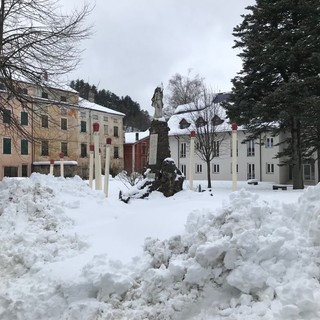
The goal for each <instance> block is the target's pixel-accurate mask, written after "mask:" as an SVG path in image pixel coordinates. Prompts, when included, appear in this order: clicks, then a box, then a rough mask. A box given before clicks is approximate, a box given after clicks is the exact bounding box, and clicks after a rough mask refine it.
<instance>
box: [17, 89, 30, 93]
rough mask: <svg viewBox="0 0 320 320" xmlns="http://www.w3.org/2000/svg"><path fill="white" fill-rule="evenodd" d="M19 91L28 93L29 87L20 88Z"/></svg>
mask: <svg viewBox="0 0 320 320" xmlns="http://www.w3.org/2000/svg"><path fill="white" fill-rule="evenodd" d="M18 93H20V94H28V89H27V88H18Z"/></svg>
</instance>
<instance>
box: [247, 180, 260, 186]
mask: <svg viewBox="0 0 320 320" xmlns="http://www.w3.org/2000/svg"><path fill="white" fill-rule="evenodd" d="M247 183H248V184H253V185H255V186H256V185H257V184H258V180H257V179H249V180H248V181H247Z"/></svg>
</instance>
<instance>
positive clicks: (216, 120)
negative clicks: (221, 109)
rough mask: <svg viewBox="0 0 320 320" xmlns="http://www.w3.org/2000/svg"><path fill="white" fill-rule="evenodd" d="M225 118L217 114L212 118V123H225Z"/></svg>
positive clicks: (216, 124)
mask: <svg viewBox="0 0 320 320" xmlns="http://www.w3.org/2000/svg"><path fill="white" fill-rule="evenodd" d="M223 122H224V120H222V119H221V118H220V117H219V116H217V115H215V116H214V117H213V118H212V120H211V123H212V125H214V126H218V125H219V124H221V123H223Z"/></svg>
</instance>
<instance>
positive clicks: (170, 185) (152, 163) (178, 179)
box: [148, 87, 184, 197]
mask: <svg viewBox="0 0 320 320" xmlns="http://www.w3.org/2000/svg"><path fill="white" fill-rule="evenodd" d="M151 102H152V107H154V109H155V111H154V117H153V120H152V122H151V125H150V142H149V162H148V169H149V170H148V177H149V178H151V179H152V180H153V182H152V187H151V189H152V190H158V191H161V192H162V193H163V194H164V195H165V196H167V197H168V196H172V195H173V194H175V193H176V192H178V191H181V190H182V184H183V180H184V177H183V175H182V173H181V171H180V170H179V169H178V168H177V167H176V165H175V163H174V161H173V159H171V154H170V146H169V135H168V133H169V127H168V124H167V122H166V121H165V119H164V117H163V115H162V109H163V89H162V88H161V87H157V88H156V89H155V90H154V94H153V97H152V99H151Z"/></svg>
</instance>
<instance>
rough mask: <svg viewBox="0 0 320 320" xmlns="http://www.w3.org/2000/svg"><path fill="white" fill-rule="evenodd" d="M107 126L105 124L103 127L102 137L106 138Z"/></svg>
mask: <svg viewBox="0 0 320 320" xmlns="http://www.w3.org/2000/svg"><path fill="white" fill-rule="evenodd" d="M108 130H109V129H108V125H107V124H105V125H104V126H103V133H104V135H105V136H107V135H108Z"/></svg>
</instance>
